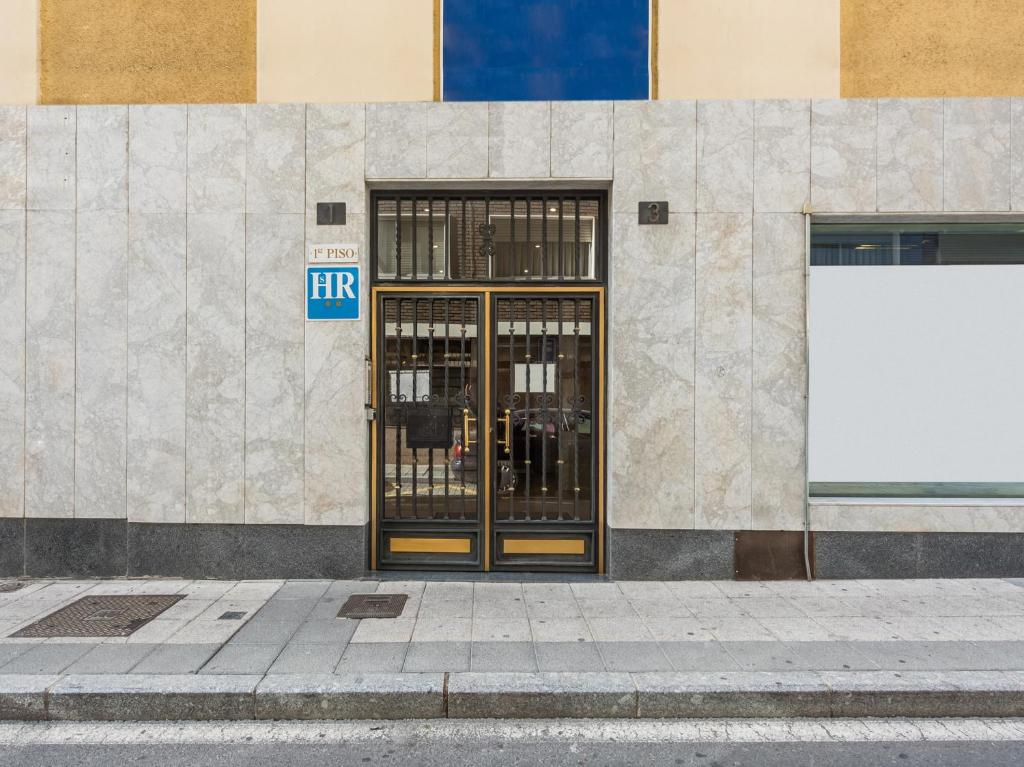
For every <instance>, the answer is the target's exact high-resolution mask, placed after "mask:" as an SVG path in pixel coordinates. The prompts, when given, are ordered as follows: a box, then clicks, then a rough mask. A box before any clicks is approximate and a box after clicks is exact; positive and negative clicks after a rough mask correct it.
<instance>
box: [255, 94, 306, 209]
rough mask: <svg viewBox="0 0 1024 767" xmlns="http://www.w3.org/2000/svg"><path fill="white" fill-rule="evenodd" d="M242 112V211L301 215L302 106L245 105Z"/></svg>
mask: <svg viewBox="0 0 1024 767" xmlns="http://www.w3.org/2000/svg"><path fill="white" fill-rule="evenodd" d="M245 111H246V149H245V164H246V176H245V209H246V211H248V212H249V213H302V212H303V210H304V209H305V188H306V182H305V177H306V166H305V159H306V107H305V105H304V104H249V105H248V106H246V108H245Z"/></svg>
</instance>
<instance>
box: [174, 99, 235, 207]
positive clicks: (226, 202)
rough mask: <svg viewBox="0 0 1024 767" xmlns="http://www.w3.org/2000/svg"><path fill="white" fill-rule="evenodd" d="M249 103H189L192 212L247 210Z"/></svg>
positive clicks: (190, 196)
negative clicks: (247, 114)
mask: <svg viewBox="0 0 1024 767" xmlns="http://www.w3.org/2000/svg"><path fill="white" fill-rule="evenodd" d="M245 149H246V128H245V105H244V104H190V105H189V106H188V163H187V165H188V183H187V189H188V192H187V197H188V211H189V213H214V212H220V213H241V212H243V211H244V210H245Z"/></svg>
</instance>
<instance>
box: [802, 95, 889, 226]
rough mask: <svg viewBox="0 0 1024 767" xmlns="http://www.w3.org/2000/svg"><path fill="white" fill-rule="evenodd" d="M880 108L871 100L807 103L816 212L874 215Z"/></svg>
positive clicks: (813, 201)
mask: <svg viewBox="0 0 1024 767" xmlns="http://www.w3.org/2000/svg"><path fill="white" fill-rule="evenodd" d="M877 116H878V106H877V104H876V103H875V101H874V100H873V99H848V100H840V99H824V100H820V101H818V100H816V101H813V102H812V103H811V203H812V204H813V205H814V209H815V210H816V211H818V212H837V213H845V212H861V213H863V212H873V211H874V210H875V208H876V199H875V196H876V193H875V162H876V156H875V155H876V152H875V147H876V140H877Z"/></svg>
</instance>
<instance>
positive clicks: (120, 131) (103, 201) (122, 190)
mask: <svg viewBox="0 0 1024 767" xmlns="http://www.w3.org/2000/svg"><path fill="white" fill-rule="evenodd" d="M76 154H77V157H78V160H77V162H78V168H77V177H78V210H79V211H83V210H126V209H127V208H128V107H126V106H81V107H78V136H77V152H76Z"/></svg>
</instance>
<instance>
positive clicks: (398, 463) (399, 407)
mask: <svg viewBox="0 0 1024 767" xmlns="http://www.w3.org/2000/svg"><path fill="white" fill-rule="evenodd" d="M395 302H396V303H397V305H398V306H397V312H396V314H395V359H396V360H397V361H398V367H397V369H396V372H395V391H394V398H395V405H394V412H395V516H396V517H397V518H398V519H401V518H402V412H403V411H404V409H405V405H404V403H403V402H402V303H403V302H402V299H401V298H398V299H395Z"/></svg>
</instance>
